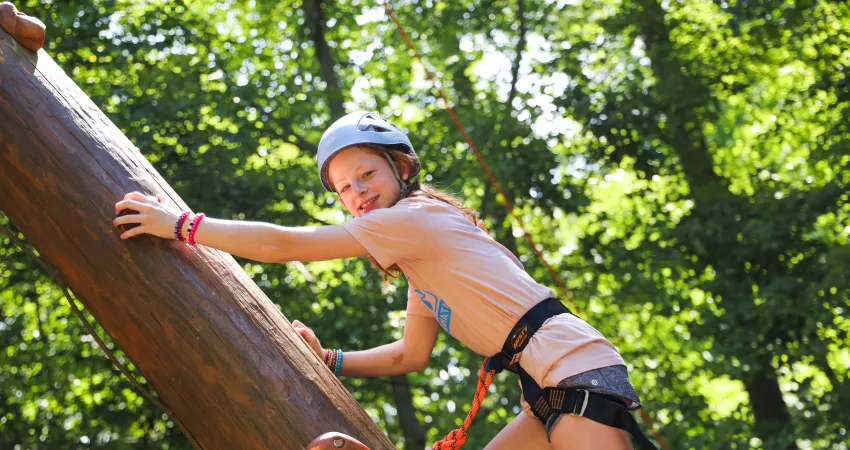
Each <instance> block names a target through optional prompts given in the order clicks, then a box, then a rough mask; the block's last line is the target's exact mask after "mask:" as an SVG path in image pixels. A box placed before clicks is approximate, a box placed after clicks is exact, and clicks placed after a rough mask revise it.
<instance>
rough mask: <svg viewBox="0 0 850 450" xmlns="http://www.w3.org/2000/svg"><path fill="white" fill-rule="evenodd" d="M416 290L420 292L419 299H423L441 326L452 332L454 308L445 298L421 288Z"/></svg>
mask: <svg viewBox="0 0 850 450" xmlns="http://www.w3.org/2000/svg"><path fill="white" fill-rule="evenodd" d="M414 292H416V293H417V294H419V300H422V303H424V304H425V306H427V307H428V309H430V310H431V312H432V313H434V316H435V317H436V318H437V321H438V322H440V326H441V327H443V329H444V330H446V332H447V333H449V334H452V309H451V308H449V305H447V304H446V302H445V300H443V299H441V298H439V297H437V296H436V295H434V294H432V293H430V292H428V291H423V290H421V289H416V290H415V291H414ZM426 298H427V300H426ZM428 300H430V301H428Z"/></svg>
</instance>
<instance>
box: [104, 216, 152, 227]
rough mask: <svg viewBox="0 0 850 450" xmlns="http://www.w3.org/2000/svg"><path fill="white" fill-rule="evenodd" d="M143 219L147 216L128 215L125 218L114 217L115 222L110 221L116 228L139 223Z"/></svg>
mask: <svg viewBox="0 0 850 450" xmlns="http://www.w3.org/2000/svg"><path fill="white" fill-rule="evenodd" d="M145 217H147V216H145V215H144V214H129V215H126V216H120V217H116V218H115V220H113V221H112V224H113V225H115V226H116V227H118V226H121V225H124V224H128V223H141V222H142V219H144V218H145Z"/></svg>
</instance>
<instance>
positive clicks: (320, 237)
mask: <svg viewBox="0 0 850 450" xmlns="http://www.w3.org/2000/svg"><path fill="white" fill-rule="evenodd" d="M125 209H128V210H133V211H136V213H133V214H130V215H125V216H121V217H118V218H116V219H115V220H114V221H113V224H114V225H115V226H121V225H128V224H138V226H136V227H135V228H131V229H129V230H126V231H124V232H123V233H122V234H121V238H122V239H127V238H131V237H133V236H137V235H141V234H150V235H153V236H158V237H161V238H164V239H174V238H175V236H174V226H175V223H176V221H177V218H178V217H180V214H181V212H180V210H179V209H178V208H177V206H176V205H174V204H173V203H170V202H168V201H167V200H166V199H165V198H164V197H161V196H152V195H144V194H141V193H138V192H132V193H130V194H127V195H126V196H124V200H122V201H120V202H118V203H117V204H116V205H115V213H116V214H118V213H119V212H121V211H123V210H125ZM190 225H191V222H190V220H186V222H185V223H184V224H183V228H182V231H181V235H182V236H183V237H184V238H185V237H187V236H188V228H189V226H190ZM196 228H197V229H196V230H195V235H194V240H195V242H196V243H198V244H201V245H204V246H206V247H211V248H214V249H217V250H221V251H223V252H227V253H230V254H231V255H234V256H239V257H242V258H247V259H252V260H254V261H259V262H271V263H276V262H286V261H325V260H329V259H337V258H350V257H357V256H364V255H366V253H367V252H366V249H365V248H363V246H362V245H360V243H359V242H358V241H357V240H356V239H354V237H352V236H351V235H350V234H349V233H348V232H347V231H345V229H344V228H343V227H341V226H338V225H328V226H320V227H283V226H279V225H274V224H270V223H263V222H248V221H244V220H222V219H213V218H205V219H203V221H201V222H200V224H199V225H198V226H197V227H196Z"/></svg>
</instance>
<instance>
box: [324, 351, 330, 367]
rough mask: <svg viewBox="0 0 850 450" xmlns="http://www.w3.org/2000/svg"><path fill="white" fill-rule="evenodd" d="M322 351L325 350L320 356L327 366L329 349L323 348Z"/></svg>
mask: <svg viewBox="0 0 850 450" xmlns="http://www.w3.org/2000/svg"><path fill="white" fill-rule="evenodd" d="M324 352H325V353H324V355H325V356H324V357H322V360H323V361H324V362H325V365H326V366H327V365H328V360H329V359H330V358H331V351H330V350H324Z"/></svg>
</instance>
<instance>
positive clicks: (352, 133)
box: [316, 111, 419, 192]
mask: <svg viewBox="0 0 850 450" xmlns="http://www.w3.org/2000/svg"><path fill="white" fill-rule="evenodd" d="M357 144H377V145H384V146H387V147H393V148H396V149H398V150H400V151H402V152H404V153H407V154H408V155H411V156H413V167H412V168H411V172H410V177H409V178H413V177H415V176H416V175H417V174H419V157H417V156H416V152H415V151H414V150H413V144H411V143H410V139H408V138H407V135H406V134H404V132H403V131H401V130H400V129H399V128H398V127H396V126H395V125H393V124H392V122H390V121H389V120H387V119H384V118H383V117H381V116H379V115H378V114H377V113H374V112H370V111H357V112H353V113H350V114H346V115H345V116H344V117H342V118H341V119H339V120H337V121H336V122H334V123H333V125H331V126H330V128H328V129H327V131H325V134H324V135H322V139H321V140H320V141H319V151H318V152H316V163H317V165H318V166H319V176H320V177H321V178H322V185H323V186H324V187H325V189H327V190H328V191H330V192H334V189H333V186H331V183H330V180H328V162H330V160H331V157H332V156H333V155H335V154H336V153H337V152H339V151H340V150H342V149H345V148H347V147H350V146H352V145H357ZM385 156H386V157H387V159H388V160H389V155H386V154H385ZM389 161H390V166H392V168H393V172H395V175H396V178H397V179H398V180H399V182H400V183H401V184H402V187H404V186H405V185H406V184H407V181H406V180H402V179H401V178H400V177H399V175H398V172H397V171H396V167H395V164H393V163H392V160H389Z"/></svg>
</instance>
